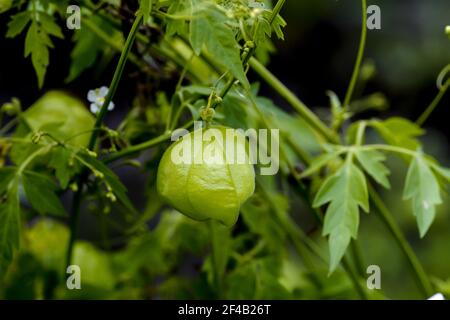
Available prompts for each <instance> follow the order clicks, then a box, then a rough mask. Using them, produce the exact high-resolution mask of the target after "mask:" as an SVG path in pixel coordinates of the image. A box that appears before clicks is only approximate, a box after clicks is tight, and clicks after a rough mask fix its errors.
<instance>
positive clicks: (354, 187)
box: [314, 157, 369, 273]
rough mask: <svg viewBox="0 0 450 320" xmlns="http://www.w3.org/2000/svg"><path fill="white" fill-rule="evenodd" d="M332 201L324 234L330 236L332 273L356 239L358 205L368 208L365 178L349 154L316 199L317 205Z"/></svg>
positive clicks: (365, 209) (325, 222)
mask: <svg viewBox="0 0 450 320" xmlns="http://www.w3.org/2000/svg"><path fill="white" fill-rule="evenodd" d="M326 203H329V206H328V209H327V212H326V214H325V221H324V226H323V235H325V236H327V235H328V236H329V240H328V241H329V246H330V273H331V272H333V271H334V270H335V269H336V267H337V266H338V264H339V262H340V260H341V259H342V257H343V255H344V254H345V251H346V249H347V247H348V245H349V243H350V240H351V239H352V238H353V239H356V238H357V235H358V226H359V207H361V208H362V209H363V210H364V211H366V212H368V211H369V198H368V192H367V184H366V178H365V177H364V174H363V173H362V172H361V170H360V169H359V168H358V167H357V166H355V165H354V164H353V163H352V161H351V158H350V157H349V158H348V159H347V160H346V161H345V163H344V164H343V165H342V167H341V168H340V169H339V170H338V171H337V172H336V173H335V174H333V175H331V176H330V177H328V178H327V179H326V180H325V182H324V183H323V185H322V187H321V188H320V190H319V192H318V193H317V195H316V198H315V199H314V207H320V206H322V205H324V204H326Z"/></svg>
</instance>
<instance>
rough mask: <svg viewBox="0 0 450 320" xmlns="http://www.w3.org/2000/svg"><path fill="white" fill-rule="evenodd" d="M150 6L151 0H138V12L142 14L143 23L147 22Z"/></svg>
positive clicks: (151, 4)
mask: <svg viewBox="0 0 450 320" xmlns="http://www.w3.org/2000/svg"><path fill="white" fill-rule="evenodd" d="M152 7H153V0H141V1H140V5H139V11H138V14H142V15H143V16H144V23H148V22H149V21H150V15H151V12H152Z"/></svg>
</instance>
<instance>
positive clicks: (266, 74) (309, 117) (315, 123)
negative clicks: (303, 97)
mask: <svg viewBox="0 0 450 320" xmlns="http://www.w3.org/2000/svg"><path fill="white" fill-rule="evenodd" d="M250 66H251V67H252V68H253V69H254V70H255V71H256V72H257V73H258V74H259V75H260V76H261V77H262V78H263V79H264V80H265V81H266V82H267V83H268V84H269V85H270V86H271V87H272V89H274V90H275V91H276V92H277V93H278V94H279V95H280V96H281V97H283V98H285V99H286V101H287V102H288V103H289V104H290V105H291V106H292V107H293V108H295V109H297V108H299V111H301V114H302V115H303V117H304V118H305V119H306V121H307V122H308V124H309V125H310V126H312V127H313V128H315V129H316V130H317V131H318V133H320V134H321V135H322V136H323V137H324V138H325V139H326V140H327V142H330V143H337V142H336V140H337V139H336V138H335V137H334V135H333V134H332V132H329V129H328V127H326V126H325V124H323V122H322V121H321V120H320V119H319V118H317V117H316V116H315V114H313V113H312V112H311V111H310V110H309V109H308V107H306V106H305V105H304V104H303V103H302V102H301V101H299V100H298V99H297V97H296V96H295V95H294V94H293V93H292V92H291V91H289V89H288V88H286V87H285V86H284V84H283V83H281V81H279V80H278V79H277V78H276V77H275V76H273V74H272V73H270V71H269V70H267V69H266V68H265V67H264V66H263V65H261V63H259V62H258V61H257V60H256V59H250ZM370 195H371V197H372V198H374V197H375V198H377V199H380V197H379V195H378V193H377V192H376V190H374V189H372V190H371V192H370ZM374 206H375V208H376V209H377V210H378V211H383V212H385V213H387V214H390V212H389V210H388V209H387V208H386V207H385V206H384V203H383V202H382V201H381V200H380V201H376V202H374ZM387 227H388V228H389V230H390V231H391V233H395V234H400V235H402V232H401V230H400V228H399V227H398V225H397V224H396V222H395V220H392V221H391V223H390V224H387ZM403 238H404V237H403ZM397 242H398V245H399V247H400V248H401V249H402V251H403V252H404V253H405V256H406V258H407V259H408V262H409V264H410V265H411V266H412V270H413V272H414V273H415V275H416V278H418V279H424V277H425V280H423V282H424V284H423V285H421V287H426V286H427V285H426V282H428V281H429V280H428V279H427V278H426V274H424V273H421V272H420V270H423V267H422V266H421V264H420V261H419V260H418V258H417V256H416V255H415V254H414V251H413V250H412V249H411V248H409V250H408V249H407V246H405V244H404V243H402V242H401V241H398V240H397ZM413 266H415V267H413Z"/></svg>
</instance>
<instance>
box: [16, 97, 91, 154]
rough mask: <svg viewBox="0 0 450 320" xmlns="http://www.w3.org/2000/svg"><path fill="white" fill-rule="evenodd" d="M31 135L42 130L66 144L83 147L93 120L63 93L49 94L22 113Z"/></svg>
mask: <svg viewBox="0 0 450 320" xmlns="http://www.w3.org/2000/svg"><path fill="white" fill-rule="evenodd" d="M22 119H23V120H25V122H26V124H27V126H28V127H29V129H30V130H31V131H32V132H36V131H43V132H46V133H49V134H51V135H52V136H53V137H55V138H57V139H59V140H61V141H65V142H67V143H69V144H72V145H75V146H79V147H85V146H87V144H88V142H89V137H90V130H92V128H93V127H94V123H95V118H94V116H93V115H92V114H91V113H90V112H89V110H88V109H87V108H86V106H85V105H84V103H83V102H82V101H80V100H78V99H76V98H74V97H72V96H70V95H68V94H66V93H64V92H61V91H50V92H48V93H46V94H45V95H43V96H42V97H41V98H40V99H39V100H37V101H36V102H35V103H34V104H33V105H32V106H31V107H29V108H28V109H27V110H26V111H25V112H24V113H23V114H22Z"/></svg>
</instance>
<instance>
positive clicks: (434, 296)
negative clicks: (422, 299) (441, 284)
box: [427, 293, 445, 300]
mask: <svg viewBox="0 0 450 320" xmlns="http://www.w3.org/2000/svg"><path fill="white" fill-rule="evenodd" d="M427 300H445V298H444V296H443V295H442V293H436V294H435V295H433V296H431V297H429V298H428V299H427Z"/></svg>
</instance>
